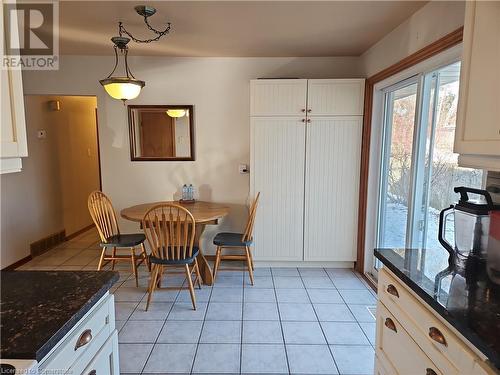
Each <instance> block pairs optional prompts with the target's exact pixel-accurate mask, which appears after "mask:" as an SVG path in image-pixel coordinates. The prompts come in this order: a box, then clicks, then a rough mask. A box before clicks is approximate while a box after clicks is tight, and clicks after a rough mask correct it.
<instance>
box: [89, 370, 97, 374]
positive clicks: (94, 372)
mask: <svg viewBox="0 0 500 375" xmlns="http://www.w3.org/2000/svg"><path fill="white" fill-rule="evenodd" d="M96 374H97V371H96V370H92V371H90V372H89V375H96Z"/></svg>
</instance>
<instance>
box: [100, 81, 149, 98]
mask: <svg viewBox="0 0 500 375" xmlns="http://www.w3.org/2000/svg"><path fill="white" fill-rule="evenodd" d="M99 82H100V83H101V85H103V86H104V90H106V92H107V93H108V94H109V96H111V97H112V98H114V99H120V100H131V99H135V98H137V97H138V96H139V94H140V93H141V89H142V88H143V87H144V85H145V83H144V81H139V80H138V79H130V78H127V77H111V78H106V79H102V80H100V81H99Z"/></svg>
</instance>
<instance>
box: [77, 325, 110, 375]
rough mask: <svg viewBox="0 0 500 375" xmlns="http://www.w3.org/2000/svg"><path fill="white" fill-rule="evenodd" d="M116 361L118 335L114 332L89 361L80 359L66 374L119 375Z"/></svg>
mask: <svg viewBox="0 0 500 375" xmlns="http://www.w3.org/2000/svg"><path fill="white" fill-rule="evenodd" d="M118 361H119V359H118V333H117V332H116V330H115V331H114V332H113V334H112V335H111V336H110V337H108V339H107V340H106V341H105V342H104V344H103V345H102V346H101V347H100V348H99V350H98V351H97V353H95V355H94V357H93V358H92V359H91V360H85V359H83V358H82V359H81V360H79V361H78V362H77V363H75V365H74V366H73V367H72V368H71V369H70V370H69V371H68V374H72V375H75V374H81V375H119V366H118Z"/></svg>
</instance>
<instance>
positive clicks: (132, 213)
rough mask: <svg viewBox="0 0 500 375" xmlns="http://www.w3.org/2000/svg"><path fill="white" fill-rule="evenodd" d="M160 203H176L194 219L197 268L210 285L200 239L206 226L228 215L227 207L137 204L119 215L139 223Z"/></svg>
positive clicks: (208, 204) (204, 204)
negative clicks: (197, 251)
mask: <svg viewBox="0 0 500 375" xmlns="http://www.w3.org/2000/svg"><path fill="white" fill-rule="evenodd" d="M161 203H176V204H180V205H181V206H183V207H185V208H186V209H188V210H189V211H190V212H191V214H192V215H193V217H194V220H195V222H196V233H195V238H194V245H195V246H197V247H198V248H199V249H200V252H199V254H198V256H197V259H198V266H199V268H200V273H201V278H202V280H203V283H204V284H206V285H212V283H213V277H212V270H211V268H210V265H209V264H208V261H207V259H206V258H205V255H204V254H203V250H202V249H201V247H200V238H201V235H202V234H203V231H204V230H205V226H206V225H214V224H217V223H218V221H219V219H221V218H223V217H224V216H226V215H227V214H228V213H229V207H228V206H226V205H224V204H221V203H213V202H204V201H195V202H193V203H179V201H163V202H151V203H143V204H138V205H136V206H131V207H127V208H124V209H123V210H121V212H120V214H121V216H122V217H123V218H124V219H127V220H131V221H135V222H138V223H140V222H141V221H142V219H143V217H144V214H145V213H146V212H147V211H148V210H149V209H150V208H151V207H153V206H155V205H157V204H161Z"/></svg>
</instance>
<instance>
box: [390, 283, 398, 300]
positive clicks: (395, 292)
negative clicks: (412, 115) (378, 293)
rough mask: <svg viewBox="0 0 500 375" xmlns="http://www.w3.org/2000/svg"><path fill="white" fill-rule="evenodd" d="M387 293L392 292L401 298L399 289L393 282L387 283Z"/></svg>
mask: <svg viewBox="0 0 500 375" xmlns="http://www.w3.org/2000/svg"><path fill="white" fill-rule="evenodd" d="M387 293H389V294H392V295H393V296H394V297H398V298H399V293H398V290H397V289H396V287H395V286H394V285H392V284H389V285H387Z"/></svg>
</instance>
